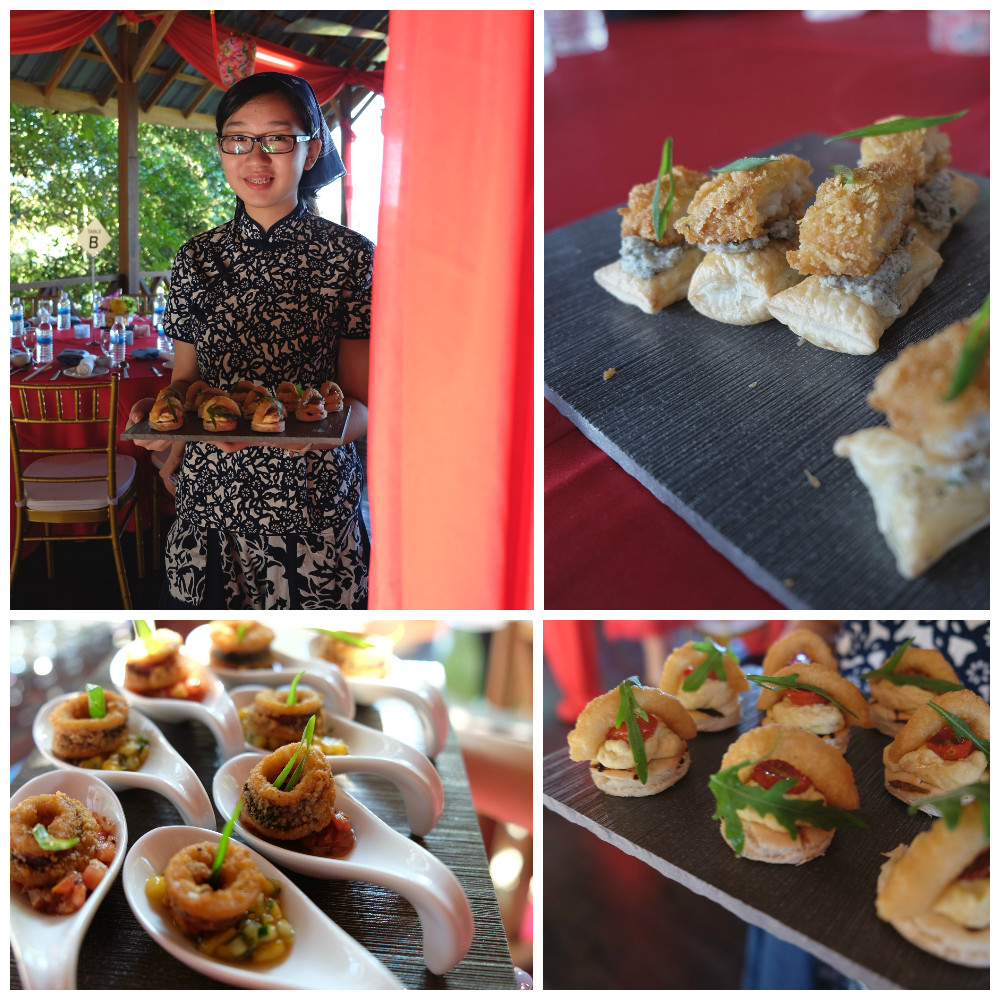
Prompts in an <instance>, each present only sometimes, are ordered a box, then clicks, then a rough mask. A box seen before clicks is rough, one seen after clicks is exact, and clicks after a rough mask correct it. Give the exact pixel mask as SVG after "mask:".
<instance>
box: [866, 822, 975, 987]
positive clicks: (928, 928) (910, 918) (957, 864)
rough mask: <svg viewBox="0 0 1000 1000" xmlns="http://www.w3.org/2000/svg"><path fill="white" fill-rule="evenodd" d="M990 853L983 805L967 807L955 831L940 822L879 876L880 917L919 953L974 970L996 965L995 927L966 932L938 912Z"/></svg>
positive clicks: (899, 851)
mask: <svg viewBox="0 0 1000 1000" xmlns="http://www.w3.org/2000/svg"><path fill="white" fill-rule="evenodd" d="M988 847H989V840H988V839H987V838H986V836H985V835H984V833H983V821H982V814H981V812H980V806H979V804H978V803H973V804H971V805H967V806H963V807H962V810H961V813H960V815H959V820H958V824H957V825H956V826H955V828H954V829H951V830H949V829H948V827H947V825H946V824H945V822H944V820H941V819H939V820H936V821H935V822H934V824H933V825H932V826H931V828H930V829H929V830H926V831H924V832H923V833H919V834H917V836H916V837H915V838H914V839H913V841H912V843H910V844H909V846H906V845H904V844H900V845H899V846H898V847H896V848H895V849H894V850H893V851H891V852H890V853H889V854H888V855H887V858H888V860H887V861H886V862H885V863H884V864H883V865H882V869H881V871H880V872H879V876H878V883H877V891H876V896H875V912H876V913H877V914H878V916H879V917H880V918H881V919H882V920H885V921H886V922H887V923H890V924H892V926H893V927H895V928H896V930H897V931H898V932H899V933H900V934H901V935H902V936H903V937H905V938H906V939H907V940H908V941H910V942H911V943H912V944H915V945H916V946H917V947H918V948H922V949H924V950H925V951H928V952H930V953H931V954H933V955H937V956H938V957H940V958H944V959H947V960H948V961H951V962H958V963H959V964H961V965H968V966H972V967H974V968H980V967H988V966H989V962H990V929H989V927H985V928H978V929H973V928H969V927H966V926H964V925H962V924H960V923H958V922H957V921H956V920H953V919H951V918H950V917H948V916H946V915H945V914H942V913H936V912H934V911H933V910H932V907H933V905H934V903H935V902H936V900H937V899H938V897H939V896H940V895H941V893H943V892H944V891H945V890H946V889H947V888H948V887H949V886H951V885H952V883H954V882H955V881H956V879H957V878H958V877H959V876H960V875H961V874H962V872H963V871H964V870H965V869H966V868H967V867H968V866H969V865H971V864H972V863H973V862H974V861H975V860H976V858H977V857H978V856H979V854H980V853H981V852H982V851H984V850H986V849H987V848H988Z"/></svg>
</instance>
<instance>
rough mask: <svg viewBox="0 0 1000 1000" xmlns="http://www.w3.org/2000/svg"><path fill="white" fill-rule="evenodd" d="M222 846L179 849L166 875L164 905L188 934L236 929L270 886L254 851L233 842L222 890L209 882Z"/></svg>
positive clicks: (204, 844) (228, 849) (222, 871)
mask: <svg viewBox="0 0 1000 1000" xmlns="http://www.w3.org/2000/svg"><path fill="white" fill-rule="evenodd" d="M217 847H218V845H217V844H212V843H209V842H208V841H204V842H202V843H200V844H190V845H188V846H187V847H184V848H182V849H181V850H179V851H178V852H177V853H176V854H175V855H174V856H173V857H172V858H171V859H170V860H169V861H168V862H167V867H166V870H165V871H164V873H163V877H164V881H165V882H166V887H167V891H166V895H165V896H164V897H163V904H164V906H166V907H167V909H168V910H169V911H170V914H171V916H172V917H173V918H174V921H175V922H176V923H177V925H178V927H180V928H181V930H182V931H184V933H185V934H200V933H206V932H208V933H211V932H214V931H220V930H224V929H225V928H227V927H232V926H233V925H234V924H235V923H236V922H237V921H238V920H239V919H240V917H242V916H243V914H244V913H246V911H247V910H249V909H250V907H251V906H252V905H253V904H254V902H255V901H256V899H257V897H258V896H259V895H260V894H261V893H262V892H264V891H265V890H266V889H267V887H268V884H269V883H268V879H267V878H266V877H265V876H264V874H263V873H262V872H261V871H260V869H258V867H257V866H256V864H254V860H253V857H252V855H251V854H250V849H249V848H247V847H244V846H243V845H242V844H238V843H237V842H236V841H235V840H230V841H229V843H228V844H227V846H226V856H225V859H224V860H223V862H222V867H221V868H220V869H219V873H218V878H219V887H218V888H217V889H213V888H211V886H209V885H208V880H209V878H210V877H211V874H212V864H213V863H214V861H215V852H216V850H217Z"/></svg>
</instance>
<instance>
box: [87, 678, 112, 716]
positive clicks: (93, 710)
mask: <svg viewBox="0 0 1000 1000" xmlns="http://www.w3.org/2000/svg"><path fill="white" fill-rule="evenodd" d="M87 712H88V714H89V715H90V717H91V718H92V719H103V718H104V716H106V715H107V714H108V709H107V706H106V705H105V704H104V688H102V687H101V685H100V684H88V685H87Z"/></svg>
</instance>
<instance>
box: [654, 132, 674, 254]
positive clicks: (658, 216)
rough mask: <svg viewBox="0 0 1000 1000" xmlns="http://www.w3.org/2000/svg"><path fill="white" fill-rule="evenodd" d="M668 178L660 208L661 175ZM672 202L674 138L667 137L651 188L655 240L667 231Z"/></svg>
mask: <svg viewBox="0 0 1000 1000" xmlns="http://www.w3.org/2000/svg"><path fill="white" fill-rule="evenodd" d="M664 174H667V176H668V177H669V178H670V189H669V193H668V194H667V201H666V204H665V205H664V206H663V210H662V211H661V210H660V182H661V181H662V180H663V175H664ZM673 204H674V140H673V139H672V138H668V139H667V141H666V142H665V143H664V144H663V159H662V160H661V161H660V173H659V176H658V177H657V178H656V187H655V188H654V189H653V203H652V206H651V207H652V211H653V229H654V230H655V232H656V239H657V241H659V240H662V239H663V234H664V233H665V232H666V231H667V219H669V218H670V209H671V208H672V207H673Z"/></svg>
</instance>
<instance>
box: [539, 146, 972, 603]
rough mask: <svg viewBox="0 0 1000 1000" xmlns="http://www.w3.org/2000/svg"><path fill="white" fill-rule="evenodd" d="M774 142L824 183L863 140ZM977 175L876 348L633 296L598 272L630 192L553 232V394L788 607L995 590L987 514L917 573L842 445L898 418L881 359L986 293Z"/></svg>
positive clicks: (549, 313)
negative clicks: (922, 277) (939, 261)
mask: <svg viewBox="0 0 1000 1000" xmlns="http://www.w3.org/2000/svg"><path fill="white" fill-rule="evenodd" d="M760 152H762V153H763V154H770V153H794V154H796V155H798V156H802V157H804V158H805V159H807V160H809V162H810V163H811V164H812V167H813V180H814V182H816V183H818V182H819V181H820V180H821V179H822V178H823V177H824V176H826V174H827V170H828V168H829V166H831V165H832V164H834V163H853V162H855V161H856V160H857V156H858V146H857V144H856V143H851V142H846V141H838V142H833V143H830V144H829V145H824V143H823V139H822V137H821V136H818V135H803V136H799V137H797V138H794V139H790V140H789V141H787V142H784V143H781V144H779V145H776V146H774V147H772V148H770V149H766V150H762V151H760ZM973 179H974V180H975V181H976V182H977V183H978V184H979V198H978V200H977V202H976V204H975V205H974V206H973V208H972V210H971V211H970V213H969V214H968V215H967V216H966V217H965V218H964V219H963V220H962V221H961V222H960V223H958V225H956V227H955V229H954V231H953V232H952V234H951V236H950V237H949V238H948V240H946V241H945V243H944V244H943V246H942V247H941V255H942V257H943V258H944V264H943V266H942V267H941V269H940V271H939V272H938V274H937V276H936V278H935V279H934V281H933V282H932V283H931V285H930V286H929V287H928V288H927V289H926V290H925V291H924V292H923V293H922V294H921V296H920V297H919V298H918V299H917V302H916V303H915V305H914V306H913V307H912V308H911V309H910V311H909V312H908V313H907V315H906V316H904V317H902V318H901V319H899V320H897V321H896V322H895V323H894V324H893V325H892V326H890V327H889V329H888V330H887V331H886V333H885V334H884V335H883V337H882V341H881V345H880V347H879V350H878V352H877V353H875V354H873V355H868V356H852V355H846V354H838V353H835V352H833V351H827V350H822V349H821V348H818V347H814V346H813V345H812V344H801V345H800V344H799V343H798V340H797V338H796V336H795V335H794V334H793V333H791V331H789V330H788V328H787V327H785V326H783V325H782V324H780V323H778V322H777V321H776V320H770V321H768V322H766V323H760V324H757V325H756V326H748V327H737V326H730V325H726V324H722V323H718V322H716V321H714V320H710V319H707V318H706V317H704V316H702V315H701V314H699V313H698V312H696V311H695V310H694V309H693V308H692V307H691V305H690V304H689V303H688V302H686V301H682V302H679V303H676V304H675V305H672V306H668V307H667V308H666V309H664V310H662V311H661V312H660V313H657V314H656V315H647V314H646V313H644V312H642V311H641V310H639V309H638V308H636V307H634V306H628V305H625V304H624V303H622V302H619V301H618V300H617V299H615V298H613V297H612V296H611V295H609V294H608V293H607V292H605V291H604V290H603V289H601V288H600V287H599V286H598V285H597V284H596V282H595V281H594V279H593V273H594V271H595V270H597V269H598V268H599V267H602V266H604V265H605V264H608V263H610V262H611V261H613V260H614V259H615V257H616V255H617V250H618V227H619V222H620V216H619V215H618V213H617V210H616V209H609V210H608V211H606V212H602V213H600V214H598V215H595V216H592V217H590V218H588V219H584V220H582V221H580V222H577V223H573V224H572V225H569V226H566V227H563V228H561V229H557V230H554V231H552V232H550V233H548V234H546V240H545V348H544V357H545V394H546V398H547V399H548V400H549V401H550V402H551V403H552V404H553V405H554V406H555V407H556V408H557V409H558V410H559V411H560V412H561V413H563V414H564V415H565V416H566V417H568V418H569V419H570V420H571V421H572V422H573V424H574V425H575V426H576V427H577V428H579V430H580V431H581V432H582V433H583V434H584V435H585V436H586V437H587V438H588V439H589V440H591V441H592V442H593V443H594V444H596V445H597V446H598V447H599V448H600V449H601V450H602V451H604V452H605V453H606V454H608V455H609V456H610V457H611V458H612V459H613V460H614V461H615V462H617V463H618V464H619V465H620V466H621V467H622V468H623V469H625V471H626V472H628V473H629V474H631V475H632V476H634V477H635V478H636V479H637V480H638V481H639V482H640V483H642V484H643V485H644V486H645V487H646V488H647V489H649V490H650V492H651V493H652V494H653V495H654V496H655V497H656V498H657V499H658V500H660V501H661V502H662V503H664V504H666V505H667V506H669V507H670V508H671V509H672V510H674V511H675V512H676V513H678V514H679V515H680V516H681V517H683V518H684V519H685V520H686V521H687V522H688V523H689V524H690V525H692V527H694V528H695V530H697V531H698V532H699V534H701V535H702V537H703V538H705V540H706V541H707V542H708V543H709V544H710V545H712V546H713V547H714V548H716V549H718V550H719V551H720V552H721V553H722V554H723V555H724V556H726V558H728V559H729V560H730V561H731V562H733V563H734V564H735V565H736V566H737V567H739V569H741V570H742V571H743V572H744V573H746V574H747V576H749V577H750V579H751V580H753V581H754V582H755V583H756V584H758V585H759V586H761V587H762V588H763V589H765V590H766V591H767V592H768V593H770V594H771V595H773V596H774V597H775V598H776V599H778V600H779V601H781V602H782V603H783V604H785V605H786V606H787V607H789V608H829V607H898V608H909V609H921V608H939V607H967V608H986V607H989V581H988V561H989V535H988V529H987V530H986V531H983V532H980V533H978V534H977V535H975V536H974V537H972V538H971V539H969V540H968V541H966V542H965V543H963V544H962V545H960V546H959V547H957V548H956V549H954V550H952V551H951V552H950V553H948V555H946V556H945V557H944V558H943V559H942V560H941V561H940V562H939V563H937V564H936V565H935V566H933V567H931V569H929V570H928V571H927V572H926V573H924V574H923V575H922V576H921V577H919V578H917V579H915V580H906V579H905V578H904V577H902V576H900V574H899V573H898V572H897V570H896V565H895V560H894V559H893V557H892V554H891V552H890V551H889V549H888V546H887V545H886V543H885V541H884V539H883V538H882V536H881V535H880V534H879V532H878V529H877V527H876V524H875V514H874V510H873V507H872V502H871V498H870V496H869V494H868V491H867V490H866V489H865V488H864V486H863V485H862V484H861V482H860V480H859V479H858V477H857V476H856V475H855V473H854V470H853V468H852V467H851V463H850V462H849V461H847V460H846V459H842V458H837V457H836V456H835V455H834V454H833V443H834V441H835V439H836V438H837V437H839V436H840V435H843V434H848V433H851V432H853V431H856V430H860V429H861V428H863V427H870V426H876V425H879V424H884V420H883V419H882V418H881V416H880V414H878V413H876V412H875V411H874V410H872V409H870V408H869V407H868V405H867V403H866V396H867V394H868V392H869V391H870V389H871V386H872V381H873V380H874V377H875V375H876V374H877V373H878V372H879V371H880V370H881V368H882V367H883V366H884V365H885V364H886V363H887V362H889V361H891V360H892V359H893V358H895V357H896V355H897V354H898V353H899V351H900V350H901V349H902V348H903V347H905V346H907V345H909V344H911V343H915V342H916V341H919V340H922V339H924V338H926V337H928V336H930V335H931V334H933V333H936V332H937V331H938V330H940V329H942V328H943V327H944V326H946V325H948V324H949V323H951V322H953V321H955V320H956V319H961V318H964V317H967V316H971V315H973V314H974V313H975V312H976V311H977V310H978V309H979V307H980V306H981V305H982V303H983V300H984V299H985V298H986V295H987V294H988V292H989V180H988V179H986V178H983V177H973ZM626 193H627V192H623V197H622V201H623V203H624V200H625V194H626ZM611 368H614V369H615V374H614V376H613V377H611V378H609V379H607V380H605V379H604V378H603V373H604V372H606V371H608V370H609V369H611ZM807 473H808V475H807ZM817 482H818V483H819V485H818V486H817V485H815V483H817ZM581 544H583V540H582V539H581ZM695 570H696V568H695ZM690 571H691V567H686V568H685V572H690Z"/></svg>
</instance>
